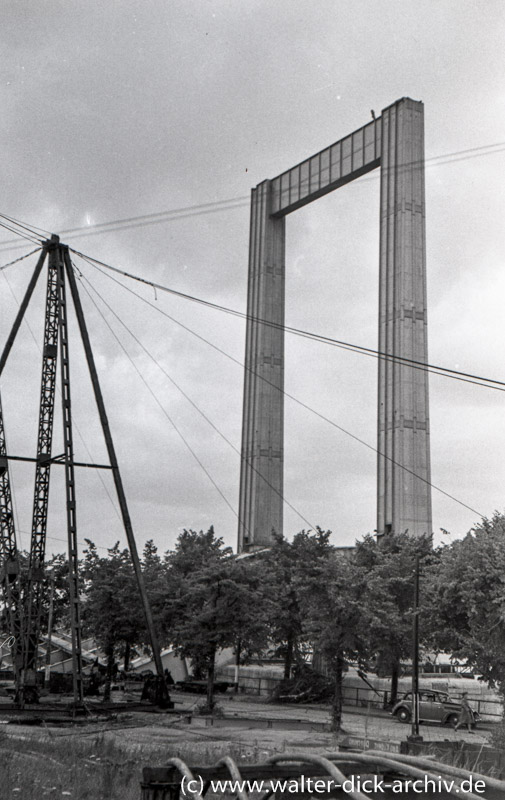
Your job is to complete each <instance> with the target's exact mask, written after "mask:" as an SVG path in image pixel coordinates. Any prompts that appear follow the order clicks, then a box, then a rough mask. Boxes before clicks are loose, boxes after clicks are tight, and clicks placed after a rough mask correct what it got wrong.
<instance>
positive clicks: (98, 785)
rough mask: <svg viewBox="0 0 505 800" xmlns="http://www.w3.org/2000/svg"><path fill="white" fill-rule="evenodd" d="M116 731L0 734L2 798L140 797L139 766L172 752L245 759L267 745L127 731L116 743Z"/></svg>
mask: <svg viewBox="0 0 505 800" xmlns="http://www.w3.org/2000/svg"><path fill="white" fill-rule="evenodd" d="M25 730H26V729H25ZM2 733H3V732H2ZM112 733H113V731H112V730H111V734H112ZM118 733H119V731H116V732H115V733H114V737H113V736H111V735H108V734H107V733H105V734H98V735H93V736H85V737H81V736H79V734H76V733H75V732H74V731H73V730H70V731H69V732H68V735H64V734H63V733H62V732H61V731H59V732H58V734H57V735H55V734H51V731H50V730H49V729H46V734H43V738H42V739H41V732H40V730H39V731H37V736H33V735H31V732H30V731H27V735H26V736H25V735H24V733H23V735H22V737H19V736H16V737H15V738H14V737H12V738H11V736H9V735H5V733H3V735H2V734H1V733H0V796H1V798H2V800H11V798H12V800H14V798H19V799H20V800H56V799H57V798H58V800H140V797H141V789H140V781H141V779H142V768H143V767H144V766H160V765H162V764H165V763H166V761H167V759H168V758H170V757H171V756H178V757H179V758H181V759H182V760H184V761H187V762H191V763H198V764H202V765H204V764H214V763H215V762H216V761H218V759H219V758H221V757H222V756H224V755H231V756H232V758H235V759H237V760H240V761H242V762H243V763H244V762H249V763H253V762H256V761H260V760H262V759H264V757H265V755H266V753H265V747H261V748H260V747H259V746H258V745H257V744H251V745H247V744H243V743H240V744H239V743H230V742H229V741H205V742H191V741H186V742H181V744H180V745H179V744H177V745H174V743H171V744H170V743H168V742H167V744H164V743H163V742H161V743H160V742H159V741H156V742H148V743H147V742H146V743H143V744H137V743H134V742H131V741H129V740H128V739H127V737H126V736H125V737H124V742H121V743H118V738H120V737H118Z"/></svg>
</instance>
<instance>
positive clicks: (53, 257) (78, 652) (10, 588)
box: [0, 236, 170, 706]
mask: <svg viewBox="0 0 505 800" xmlns="http://www.w3.org/2000/svg"><path fill="white" fill-rule="evenodd" d="M46 256H47V261H48V269H47V292H46V306H45V326H44V348H43V352H42V380H41V392H40V412H39V427H38V440H37V457H36V459H30V458H27V459H25V458H22V457H20V456H12V455H10V454H8V453H7V448H6V444H5V434H4V423H3V415H2V409H1V404H0V516H1V519H0V522H1V526H0V536H1V540H0V559H1V563H2V589H3V599H4V605H5V607H6V609H7V611H8V622H9V632H10V633H11V635H12V636H13V637H14V641H15V646H14V650H13V656H14V659H13V660H14V662H15V664H14V669H15V677H16V688H17V700H18V703H19V704H20V705H23V704H24V702H30V701H31V700H36V699H37V689H36V672H37V658H38V643H39V637H40V622H41V611H42V600H43V588H44V583H43V581H44V561H45V549H46V537H47V515H48V502H49V482H50V475H51V466H52V464H61V465H63V466H64V469H65V494H66V509H67V537H68V566H69V576H68V582H69V597H70V625H71V633H72V658H73V689H74V703H75V704H76V705H80V704H82V701H83V677H82V645H81V642H82V631H81V617H80V601H79V574H78V547H77V522H76V496H75V468H76V467H81V466H83V467H90V466H93V467H97V468H101V469H110V470H112V475H113V478H114V484H115V487H116V492H117V497H118V501H119V506H120V509H121V516H122V520H123V525H124V528H125V532H126V537H127V541H128V547H129V550H130V555H131V558H132V561H133V567H134V570H135V574H136V578H137V583H138V587H139V591H140V595H141V600H142V605H143V609H144V615H145V618H146V623H147V628H148V631H149V637H150V641H151V647H152V650H153V656H154V661H155V664H156V671H157V675H158V680H157V698H156V699H157V701H158V702H160V703H162V704H163V705H165V706H167V705H169V704H170V700H169V697H168V692H167V689H166V684H165V680H164V672H163V665H162V661H161V655H160V648H159V644H158V639H157V636H156V631H155V628H154V624H153V619H152V614H151V609H150V606H149V602H148V598H147V593H146V589H145V585H144V579H143V575H142V570H141V566H140V560H139V557H138V552H137V546H136V543H135V538H134V535H133V528H132V524H131V519H130V514H129V510H128V505H127V502H126V496H125V493H124V488H123V483H122V479H121V474H120V471H119V466H118V462H117V458H116V453H115V449H114V443H113V440H112V436H111V432H110V427H109V422H108V418H107V413H106V410H105V405H104V401H103V397H102V392H101V388H100V383H99V380H98V374H97V371H96V367H95V361H94V357H93V351H92V348H91V343H90V340H89V335H88V329H87V326H86V320H85V317H84V313H83V309H82V305H81V300H80V296H79V292H78V288H77V283H76V280H75V275H74V269H73V266H72V263H71V260H70V255H69V252H68V247H67V245H64V244H61V243H60V241H59V238H58V237H57V236H52V237H51V239H50V240H48V241H46V242H44V244H43V247H42V253H41V255H40V258H39V260H38V262H37V265H36V267H35V270H34V273H33V275H32V278H31V280H30V283H29V285H28V288H27V290H26V293H25V296H24V298H23V302H22V303H21V306H20V308H19V311H18V314H17V316H16V319H15V321H14V325H13V327H12V330H11V333H10V335H9V337H8V339H7V343H6V345H5V347H4V351H3V353H2V356H1V358H0V374H1V373H2V371H3V369H4V366H5V363H6V361H7V358H8V356H9V353H10V350H11V348H12V345H13V343H14V340H15V338H16V334H17V331H18V330H19V326H20V324H21V321H22V319H23V316H24V313H25V311H26V308H27V307H28V304H29V302H30V299H31V296H32V294H33V290H34V288H35V285H36V283H37V279H38V277H39V275H40V272H41V271H42V267H43V265H44V262H45V260H46ZM67 283H68V286H69V288H70V294H71V297H72V301H73V305H74V309H75V313H76V317H77V321H78V325H79V331H80V334H81V339H82V343H83V347H84V352H85V355H86V360H87V364H88V369H89V374H90V378H91V383H92V386H93V391H94V395H95V400H96V405H97V410H98V414H99V417H100V422H101V425H102V431H103V435H104V439H105V444H106V447H107V453H108V457H109V464H107V465H103V464H83V463H80V462H76V461H75V460H74V452H73V435H72V410H71V392H70V357H69V341H68V304H67V296H66V285H67ZM58 359H59V361H60V376H61V406H62V418H63V445H64V452H63V453H62V454H61V455H57V456H53V454H52V441H53V427H54V417H55V396H56V380H57V369H58ZM13 458H15V459H18V460H21V461H35V492H34V502H33V521H32V531H31V541H30V554H29V562H28V578H27V585H26V588H25V592H24V594H23V595H22V593H21V581H20V564H19V554H18V551H17V549H16V538H15V529H14V518H13V514H12V495H11V488H10V477H9V467H8V463H9V459H13Z"/></svg>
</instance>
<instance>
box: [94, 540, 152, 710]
mask: <svg viewBox="0 0 505 800" xmlns="http://www.w3.org/2000/svg"><path fill="white" fill-rule="evenodd" d="M86 542H87V544H88V549H87V550H85V551H84V553H85V558H84V564H83V577H84V579H85V597H84V603H83V608H82V619H83V626H84V628H85V629H87V630H88V631H89V632H90V634H91V635H92V636H93V637H94V638H95V639H96V641H97V643H98V645H99V646H100V647H101V649H102V650H103V652H104V654H105V656H106V658H107V684H106V689H105V696H104V699H106V698H108V696H109V695H110V683H111V680H112V677H113V670H114V664H115V659H116V658H117V657H118V656H121V655H122V656H125V657H126V660H127V659H128V654H129V652H130V649H131V647H132V646H134V645H135V644H136V643H137V642H138V641H139V640H142V639H144V638H145V636H146V632H145V623H144V615H143V612H142V605H141V602H140V597H139V591H138V586H137V582H136V579H135V573H134V570H133V565H132V563H131V558H130V553H129V551H128V550H126V549H125V550H120V549H119V543H116V544H115V545H114V547H112V548H110V549H109V550H108V556H107V557H106V558H103V557H100V556H99V555H98V552H97V548H96V546H95V545H94V544H93V542H91V541H89V540H88V539H87V540H86ZM125 666H126V667H127V666H128V664H126V665H125Z"/></svg>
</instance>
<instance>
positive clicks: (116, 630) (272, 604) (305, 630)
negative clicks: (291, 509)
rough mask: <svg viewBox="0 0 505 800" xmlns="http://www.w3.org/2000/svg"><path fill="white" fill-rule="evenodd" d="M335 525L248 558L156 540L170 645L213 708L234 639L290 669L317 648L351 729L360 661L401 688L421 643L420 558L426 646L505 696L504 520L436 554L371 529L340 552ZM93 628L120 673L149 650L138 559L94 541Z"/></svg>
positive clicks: (150, 575)
mask: <svg viewBox="0 0 505 800" xmlns="http://www.w3.org/2000/svg"><path fill="white" fill-rule="evenodd" d="M330 539H331V537H330V532H329V531H323V530H321V529H317V530H316V531H314V532H305V531H302V532H301V533H298V534H296V536H295V537H294V538H293V540H292V541H291V542H289V541H287V540H286V539H284V538H282V537H280V536H276V537H275V540H274V542H273V545H272V547H271V549H270V550H269V551H267V552H264V553H262V554H258V555H256V556H253V557H246V558H237V557H235V556H234V555H233V554H232V551H231V549H230V548H227V547H225V546H224V545H223V542H222V540H221V539H220V538H218V537H216V535H215V533H214V530H213V528H210V529H209V530H208V531H207V532H199V533H197V532H195V531H191V530H186V531H184V532H183V533H182V534H181V535H180V536H179V538H178V540H177V544H176V547H175V549H174V550H173V551H169V552H167V553H164V554H161V555H160V554H159V553H158V551H157V549H156V547H155V546H154V544H153V543H152V542H148V543H147V544H146V546H145V549H144V553H143V559H142V562H143V571H144V576H145V581H146V586H147V590H148V595H149V599H150V603H151V606H152V611H153V616H154V619H155V623H156V626H157V629H158V632H159V635H160V639H161V642H162V644H163V645H168V644H173V645H174V646H175V647H176V649H177V650H178V652H179V653H180V654H181V655H182V656H185V657H188V658H190V659H191V660H192V663H193V665H194V669H195V671H196V672H197V674H199V675H201V676H204V675H206V676H207V677H208V705H209V706H210V707H212V705H213V694H212V687H213V677H214V664H215V657H216V653H217V651H218V650H219V649H220V648H225V647H232V648H234V651H235V653H236V658H237V663H238V662H239V661H240V662H242V663H244V662H246V661H247V660H248V659H249V658H251V657H252V656H253V655H255V654H259V653H262V652H263V653H264V652H265V651H266V650H268V649H270V650H276V651H277V652H280V653H282V655H283V657H284V672H285V677H288V676H289V675H290V673H291V669H292V666H293V664H294V662H296V661H297V660H298V659H300V658H301V653H302V652H303V650H304V649H306V648H307V647H310V648H311V649H312V650H314V651H317V652H319V653H320V654H321V656H322V657H323V658H324V660H325V663H326V664H327V667H328V671H329V673H330V675H331V678H332V681H333V685H334V700H333V713H332V719H333V727H334V729H335V730H338V729H339V728H340V723H341V716H342V682H343V677H344V672H345V669H346V667H347V665H348V664H349V662H353V663H356V664H358V665H359V666H360V667H361V668H363V669H365V670H370V669H372V670H376V671H378V672H379V674H388V675H390V676H391V681H392V684H391V692H392V696H393V698H394V696H395V695H396V691H397V682H398V674H399V667H400V663H401V661H403V660H405V659H408V658H409V657H410V655H411V651H412V619H413V584H414V582H413V575H414V565H415V560H416V557H419V558H420V561H421V564H422V577H421V587H422V591H421V600H420V615H421V625H420V630H421V643H422V646H424V647H425V648H426V649H427V650H430V651H435V652H437V651H444V652H449V653H451V654H452V655H453V656H454V658H457V659H459V660H465V661H466V662H467V663H468V664H469V665H470V666H472V667H473V668H475V670H476V671H477V672H479V673H480V674H481V675H482V676H483V678H484V679H485V680H486V681H488V682H490V683H492V684H494V685H495V686H497V687H498V688H499V689H500V690H501V692H502V694H504V693H505V517H504V516H502V515H500V514H496V515H495V516H494V517H493V519H491V520H484V521H483V522H482V523H481V524H479V525H477V526H476V527H475V528H474V529H473V530H472V531H471V532H470V533H469V534H468V535H467V536H466V537H465V538H464V539H462V540H458V541H455V542H453V543H451V544H449V545H445V546H443V547H440V548H437V549H433V548H432V546H431V541H430V540H429V539H428V538H426V539H414V538H411V537H409V536H408V535H394V536H393V535H390V536H387V537H383V539H382V540H381V541H380V542H377V541H376V540H375V539H374V538H373V537H371V536H366V537H365V538H364V539H362V540H361V541H359V542H357V543H356V547H355V548H354V549H353V550H349V549H346V550H342V549H339V548H335V547H334V546H333V545H332V543H331V540H330ZM54 562H55V563H54V565H53V566H54V571H55V573H56V574H57V581H56V586H57V598H58V599H57V603H56V611H57V614H59V617H60V620H62V621H64V615H65V602H66V601H65V597H64V594H65V584H64V573H65V559H64V558H63V557H61V556H58V557H56V558H55V559H54ZM81 576H82V590H83V623H84V627H85V632H87V633H89V634H90V635H93V636H94V637H95V639H96V640H97V642H98V644H99V645H100V647H101V648H102V650H103V651H104V653H105V654H106V656H107V659H108V662H109V667H110V669H112V665H113V663H114V661H115V660H117V659H119V658H121V659H122V660H123V662H124V668H125V669H128V665H129V661H130V657H131V654H132V653H133V652H134V651H136V652H139V651H141V650H142V648H143V647H145V646H147V644H148V641H147V632H146V628H145V625H144V620H143V614H142V609H141V605H140V601H139V595H138V589H137V586H136V582H135V577H134V573H133V569H132V566H131V561H130V557H129V553H128V551H127V550H121V549H120V548H119V546H118V545H116V546H115V547H113V548H112V549H110V550H109V551H108V552H107V555H106V556H101V555H99V553H98V550H97V548H96V546H95V545H94V544H93V543H92V542H88V547H87V550H86V551H85V555H84V559H83V563H82V570H81Z"/></svg>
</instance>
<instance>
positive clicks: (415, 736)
mask: <svg viewBox="0 0 505 800" xmlns="http://www.w3.org/2000/svg"><path fill="white" fill-rule="evenodd" d="M422 738H423V737H422V736H420V735H419V556H416V561H415V567H414V614H413V618H412V731H411V734H410V736H409V737H408V739H409V741H411V742H419V741H422Z"/></svg>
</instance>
